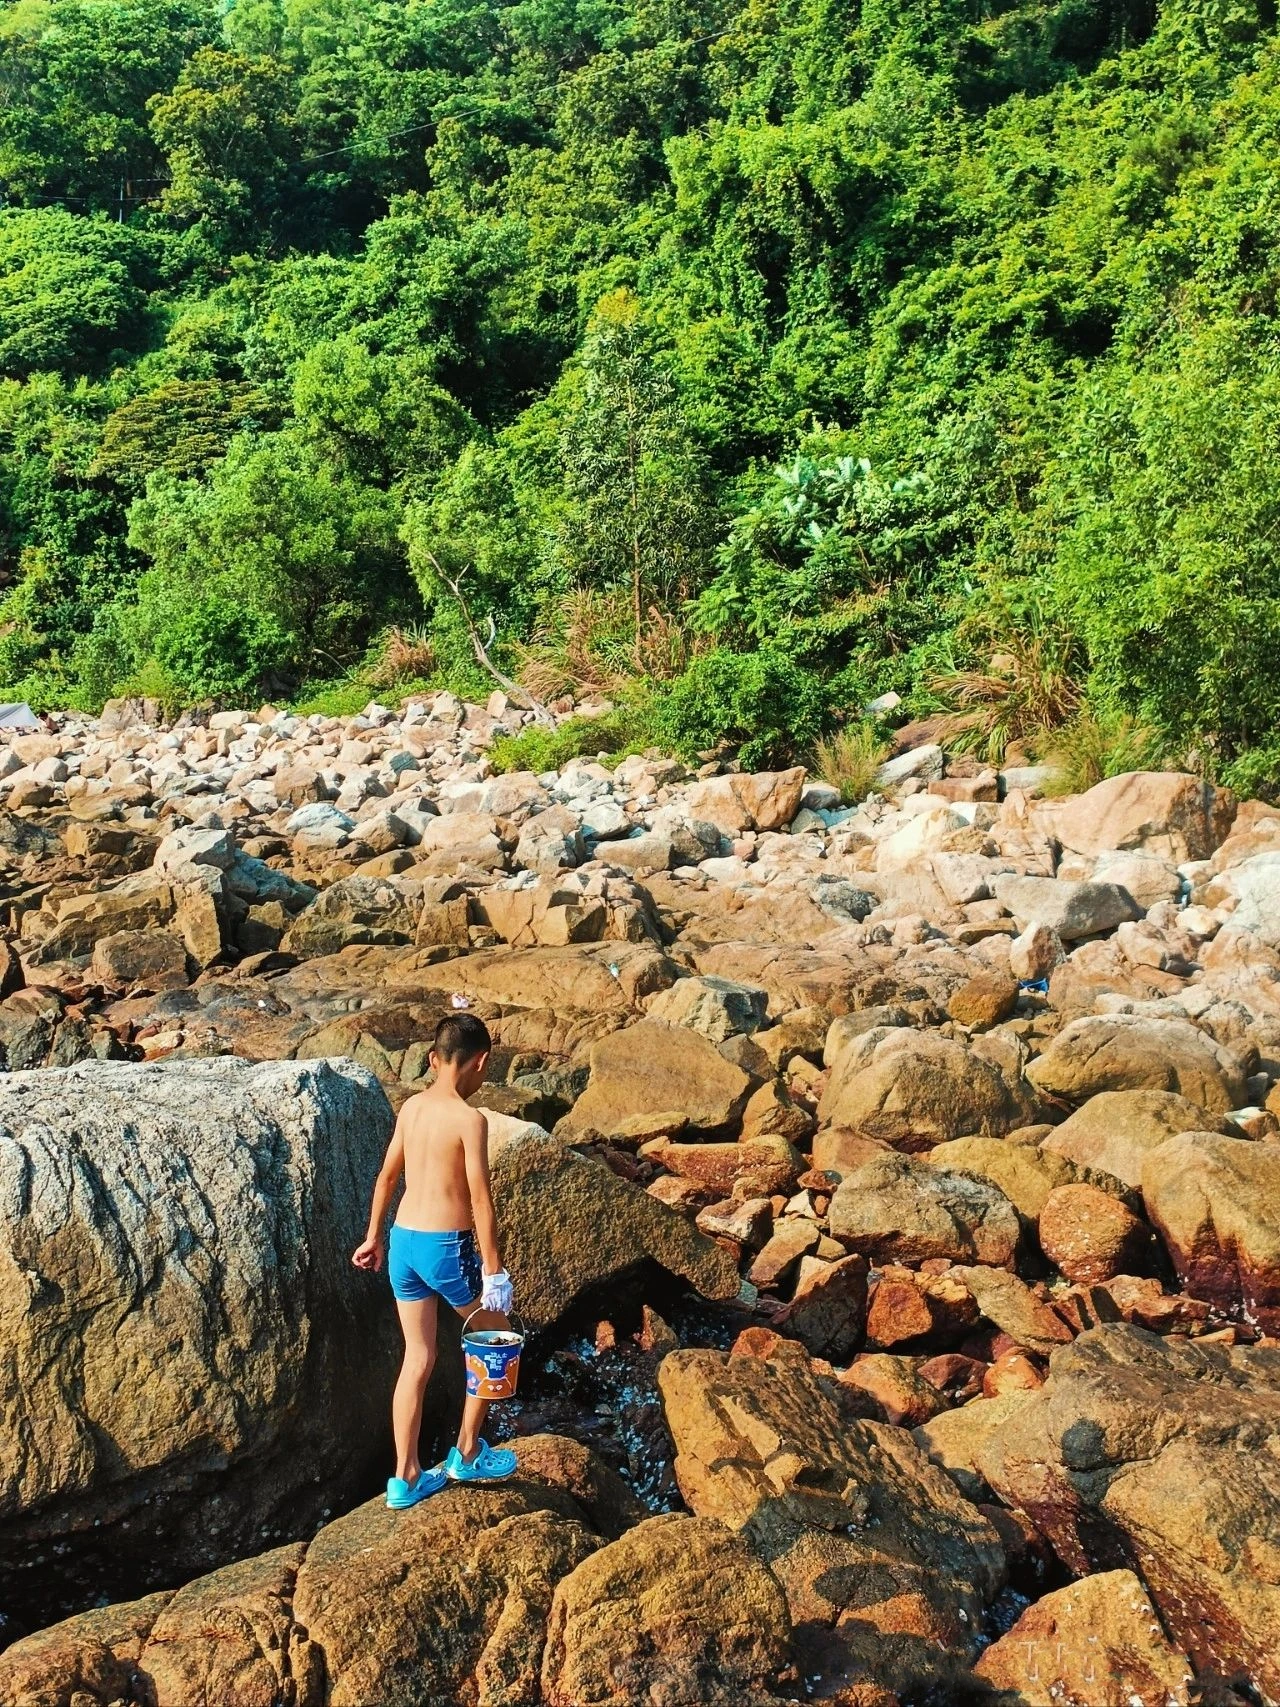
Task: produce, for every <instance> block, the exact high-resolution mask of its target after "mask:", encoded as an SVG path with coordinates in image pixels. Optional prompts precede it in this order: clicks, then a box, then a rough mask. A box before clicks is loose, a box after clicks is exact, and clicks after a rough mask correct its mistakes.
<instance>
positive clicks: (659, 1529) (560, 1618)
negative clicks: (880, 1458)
mask: <svg viewBox="0 0 1280 1707" xmlns="http://www.w3.org/2000/svg"><path fill="white" fill-rule="evenodd" d="M790 1647H791V1621H790V1617H789V1615H788V1612H787V1603H786V1599H785V1597H784V1595H783V1593H782V1589H781V1588H780V1587H779V1585H778V1582H777V1580H776V1579H775V1578H774V1576H773V1575H772V1573H771V1572H770V1571H769V1570H768V1569H767V1567H766V1566H765V1565H764V1564H762V1563H761V1562H760V1560H759V1559H757V1558H756V1557H755V1555H754V1554H753V1553H752V1552H751V1550H750V1548H749V1547H748V1546H747V1545H746V1544H745V1543H744V1542H743V1540H742V1539H741V1538H740V1537H738V1536H736V1535H734V1534H732V1533H731V1532H730V1531H729V1530H728V1529H726V1528H725V1527H724V1526H723V1525H722V1524H720V1523H716V1522H714V1521H712V1520H711V1519H709V1518H702V1517H685V1516H680V1515H677V1514H670V1515H667V1516H664V1517H652V1518H649V1519H648V1520H647V1522H644V1523H641V1524H637V1526H636V1527H635V1528H634V1529H632V1530H629V1531H628V1533H627V1534H626V1535H624V1536H622V1537H621V1538H620V1539H619V1540H617V1541H614V1542H613V1543H611V1544H610V1545H609V1546H607V1547H602V1548H600V1549H599V1550H598V1551H597V1552H594V1553H592V1554H591V1555H590V1556H589V1557H588V1558H586V1559H584V1560H583V1562H582V1563H581V1564H579V1565H578V1566H577V1568H576V1569H575V1570H573V1571H571V1572H570V1573H569V1574H568V1575H567V1576H565V1577H562V1578H561V1580H560V1582H559V1583H558V1585H557V1587H556V1591H555V1596H554V1599H553V1601H552V1604H551V1615H550V1619H549V1622H548V1626H547V1646H546V1653H545V1656H544V1659H543V1665H542V1696H541V1699H542V1700H543V1701H544V1702H545V1703H546V1704H547V1707H582V1704H583V1703H585V1702H591V1703H598V1704H599V1707H651V1703H653V1702H655V1701H661V1702H662V1703H663V1704H664V1707H739V1704H741V1707H755V1704H763V1703H765V1702H769V1701H777V1700H778V1699H779V1696H780V1695H781V1694H782V1693H783V1691H782V1690H781V1689H780V1687H779V1681H780V1680H779V1674H780V1673H781V1672H783V1671H784V1669H785V1668H786V1666H787V1664H788V1661H789V1657H790Z"/></svg>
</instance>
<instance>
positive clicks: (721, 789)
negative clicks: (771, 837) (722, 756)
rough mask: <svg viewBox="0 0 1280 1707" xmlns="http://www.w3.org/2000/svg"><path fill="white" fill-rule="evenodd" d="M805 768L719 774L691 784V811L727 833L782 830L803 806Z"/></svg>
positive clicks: (688, 794)
mask: <svg viewBox="0 0 1280 1707" xmlns="http://www.w3.org/2000/svg"><path fill="white" fill-rule="evenodd" d="M803 790H804V769H803V767H802V766H800V765H797V766H796V767H795V768H794V769H793V770H788V771H760V772H757V773H755V774H754V775H752V774H743V775H741V776H716V777H711V778H709V779H708V780H707V781H706V782H701V783H698V784H696V785H695V786H694V787H693V788H691V789H690V790H689V791H688V793H687V795H686V797H685V799H686V804H687V806H688V809H689V815H690V816H691V817H692V818H695V819H701V820H703V821H704V822H706V823H708V824H714V825H715V827H716V829H717V830H719V831H720V832H721V833H722V834H723V835H726V836H737V835H740V834H741V833H742V831H743V830H781V829H784V828H785V827H786V825H788V824H789V823H790V822H791V820H792V819H793V818H794V817H795V815H796V813H797V812H798V811H799V810H800V796H801V793H802V792H803Z"/></svg>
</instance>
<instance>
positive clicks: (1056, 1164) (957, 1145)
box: [926, 1129, 1085, 1222]
mask: <svg viewBox="0 0 1280 1707" xmlns="http://www.w3.org/2000/svg"><path fill="white" fill-rule="evenodd" d="M1033 1130H1034V1129H1033ZM926 1160H927V1161H928V1162H929V1163H930V1165H931V1166H932V1167H935V1168H945V1169H946V1170H947V1172H948V1173H960V1174H977V1176H978V1177H979V1179H985V1180H990V1182H991V1184H992V1185H994V1186H996V1187H997V1188H998V1189H999V1190H1000V1191H1002V1192H1003V1193H1004V1195H1005V1196H1006V1197H1007V1198H1008V1199H1009V1201H1010V1203H1012V1204H1013V1206H1014V1208H1015V1209H1016V1210H1017V1211H1018V1213H1019V1215H1021V1216H1022V1217H1023V1219H1024V1220H1026V1221H1028V1222H1034V1221H1036V1220H1037V1219H1038V1217H1039V1214H1040V1211H1041V1210H1042V1209H1043V1208H1044V1205H1045V1200H1046V1199H1047V1198H1048V1196H1049V1193H1050V1192H1051V1191H1053V1190H1055V1189H1056V1188H1057V1187H1058V1186H1060V1185H1074V1184H1076V1182H1077V1181H1078V1180H1080V1179H1082V1178H1083V1177H1085V1176H1084V1172H1083V1170H1082V1169H1080V1168H1078V1167H1076V1166H1075V1164H1074V1163H1072V1162H1069V1161H1068V1160H1067V1158H1066V1157H1065V1156H1058V1155H1055V1154H1053V1152H1052V1151H1049V1150H1047V1149H1045V1148H1043V1147H1042V1146H1038V1145H1035V1144H1011V1143H1010V1142H1009V1141H1008V1140H1007V1139H1005V1138H953V1139H952V1140H951V1141H950V1142H949V1143H946V1144H938V1145H936V1146H935V1147H934V1148H933V1149H932V1150H930V1152H929V1154H928V1156H927V1158H926Z"/></svg>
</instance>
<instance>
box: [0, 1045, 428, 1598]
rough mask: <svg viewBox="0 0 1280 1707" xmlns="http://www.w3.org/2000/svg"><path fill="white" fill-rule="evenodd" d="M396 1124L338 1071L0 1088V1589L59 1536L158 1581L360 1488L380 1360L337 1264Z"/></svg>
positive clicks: (199, 1066)
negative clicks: (1, 1348) (82, 1539)
mask: <svg viewBox="0 0 1280 1707" xmlns="http://www.w3.org/2000/svg"><path fill="white" fill-rule="evenodd" d="M390 1124H391V1114H390V1110H389V1108H388V1107H387V1103H386V1099H385V1098H384V1096H383V1094H382V1092H381V1091H380V1090H379V1089H378V1086H377V1084H376V1081H374V1080H373V1079H372V1078H371V1077H370V1076H369V1075H368V1074H367V1073H365V1072H363V1071H362V1070H360V1069H359V1068H357V1067H355V1066H353V1065H352V1064H350V1063H339V1064H334V1063H327V1062H325V1063H314V1064H312V1063H306V1064H303V1063H297V1062H275V1063H270V1064H264V1065H260V1066H253V1065H250V1064H249V1063H247V1062H243V1061H238V1060H234V1059H230V1058H224V1059H219V1060H209V1061H187V1062H182V1063H176V1062H175V1063H171V1064H163V1065H162V1064H157V1065H131V1064H114V1063H102V1062H94V1063H92V1064H86V1065H84V1066H80V1067H73V1068H70V1069H67V1070H64V1071H50V1072H43V1073H30V1074H28V1073H20V1074H14V1075H11V1076H10V1077H9V1078H7V1079H5V1080H3V1081H0V1129H2V1130H3V1142H0V1201H3V1202H4V1203H5V1204H6V1205H7V1209H6V1213H5V1216H4V1227H3V1233H2V1234H0V1344H3V1345H5V1346H6V1347H8V1348H9V1350H8V1357H9V1360H10V1370H11V1378H10V1379H9V1380H8V1381H6V1382H5V1383H3V1385H0V1468H2V1469H3V1477H2V1480H3V1484H4V1486H5V1487H6V1488H7V1489H8V1494H7V1497H6V1500H5V1509H4V1513H3V1517H2V1518H0V1538H2V1540H3V1545H4V1547H5V1548H6V1550H7V1552H8V1554H9V1557H10V1560H11V1562H12V1565H13V1567H14V1568H13V1570H12V1571H11V1579H12V1585H13V1586H11V1590H10V1592H11V1593H15V1594H16V1593H17V1592H18V1589H19V1587H20V1582H21V1567H22V1566H23V1565H25V1564H26V1563H27V1561H28V1560H29V1559H31V1558H32V1557H33V1556H34V1555H36V1554H37V1553H38V1552H40V1551H42V1550H43V1549H45V1548H46V1547H47V1546H48V1543H49V1540H50V1539H51V1538H56V1537H57V1536H59V1535H61V1534H63V1533H65V1532H66V1531H68V1530H71V1529H74V1530H76V1531H77V1532H79V1533H81V1534H83V1533H84V1531H85V1530H92V1531H93V1541H92V1543H90V1544H87V1545H84V1544H78V1548H77V1551H80V1552H83V1553H86V1554H93V1553H94V1552H95V1550H96V1551H97V1552H99V1553H101V1552H106V1553H107V1555H108V1557H110V1558H112V1559H113V1560H115V1561H129V1562H130V1564H131V1566H132V1567H133V1568H134V1569H136V1570H137V1571H138V1572H139V1573H140V1574H141V1580H142V1581H144V1582H145V1581H147V1580H155V1579H154V1576H149V1573H152V1572H154V1573H156V1574H157V1575H162V1576H163V1577H164V1578H166V1579H168V1580H172V1578H173V1577H174V1576H175V1575H177V1574H180V1573H185V1574H187V1575H191V1574H193V1573H194V1572H195V1571H198V1570H200V1569H204V1568H207V1567H208V1566H209V1565H210V1564H212V1563H217V1562H220V1561H221V1560H222V1559H225V1558H227V1557H228V1556H230V1555H232V1554H234V1553H236V1552H241V1553H243V1552H246V1551H249V1550H250V1549H251V1548H252V1546H254V1545H257V1544H260V1536H261V1534H262V1532H263V1530H264V1528H265V1529H270V1528H271V1527H272V1526H274V1525H275V1524H276V1523H279V1522H280V1521H282V1518H283V1515H284V1514H285V1513H287V1514H288V1515H287V1522H288V1523H289V1524H290V1526H292V1527H295V1528H296V1527H299V1526H301V1527H305V1526H306V1525H307V1523H308V1522H310V1521H314V1519H315V1517H316V1515H318V1513H319V1510H320V1508H321V1507H322V1505H324V1504H326V1503H328V1502H330V1501H331V1500H334V1499H341V1498H343V1497H344V1490H345V1491H346V1495H345V1497H350V1496H351V1494H352V1493H354V1492H355V1491H356V1490H357V1489H358V1488H359V1487H360V1485H361V1483H362V1480H363V1478H364V1477H365V1476H366V1475H367V1474H368V1473H369V1470H370V1466H371V1462H372V1461H373V1458H374V1456H375V1455H376V1454H377V1453H378V1446H379V1442H380V1440H381V1432H382V1426H383V1422H384V1417H383V1405H384V1403H385V1383H386V1382H387V1381H389V1379H390V1377H391V1374H392V1371H393V1369H394V1365H395V1358H396V1343H395V1333H394V1325H393V1323H392V1322H391V1321H390V1320H389V1318H388V1312H387V1311H386V1308H385V1298H384V1296H383V1295H382V1292H381V1289H380V1288H377V1287H375V1285H374V1284H373V1282H371V1281H370V1280H369V1279H368V1277H365V1276H362V1275H360V1274H359V1273H358V1272H357V1271H356V1270H355V1269H353V1268H352V1267H351V1260H350V1255H351V1251H352V1250H353V1249H354V1247H355V1245H356V1244H358V1243H359V1241H360V1239H361V1237H362V1236H363V1228H364V1218H365V1209H366V1201H367V1196H368V1190H369V1185H370V1182H371V1180H372V1178H373V1175H374V1174H375V1173H376V1171H377V1168H378V1165H379V1161H380V1158H381V1153H382V1150H383V1148H384V1146H385V1142H386V1138H387V1135H388V1133H389V1130H390ZM122 1134H123V1135H125V1140H126V1141H124V1142H122ZM357 1372H358V1376H359V1379H358V1380H357V1379H356V1378H355V1377H356V1375H357ZM193 1394H198V1395H199V1402H198V1403H196V1404H193V1402H192V1395H193ZM45 1568H46V1572H47V1570H48V1566H47V1564H46V1567H45ZM44 1580H46V1581H47V1580H48V1579H47V1576H46V1578H45V1579H44Z"/></svg>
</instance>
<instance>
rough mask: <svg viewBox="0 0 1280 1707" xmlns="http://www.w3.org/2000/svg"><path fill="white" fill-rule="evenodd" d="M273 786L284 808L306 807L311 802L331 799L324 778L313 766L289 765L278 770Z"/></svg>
mask: <svg viewBox="0 0 1280 1707" xmlns="http://www.w3.org/2000/svg"><path fill="white" fill-rule="evenodd" d="M273 786H274V788H275V791H276V799H277V800H278V801H279V802H280V804H281V805H282V806H305V805H307V803H308V802H309V801H312V800H327V799H328V798H329V790H328V787H327V786H326V784H325V780H324V778H323V777H322V776H321V774H320V772H319V771H318V770H316V769H315V768H314V767H313V766H311V765H288V766H286V767H285V768H284V769H283V770H278V771H277V772H276V774H275V778H274V781H273Z"/></svg>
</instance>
